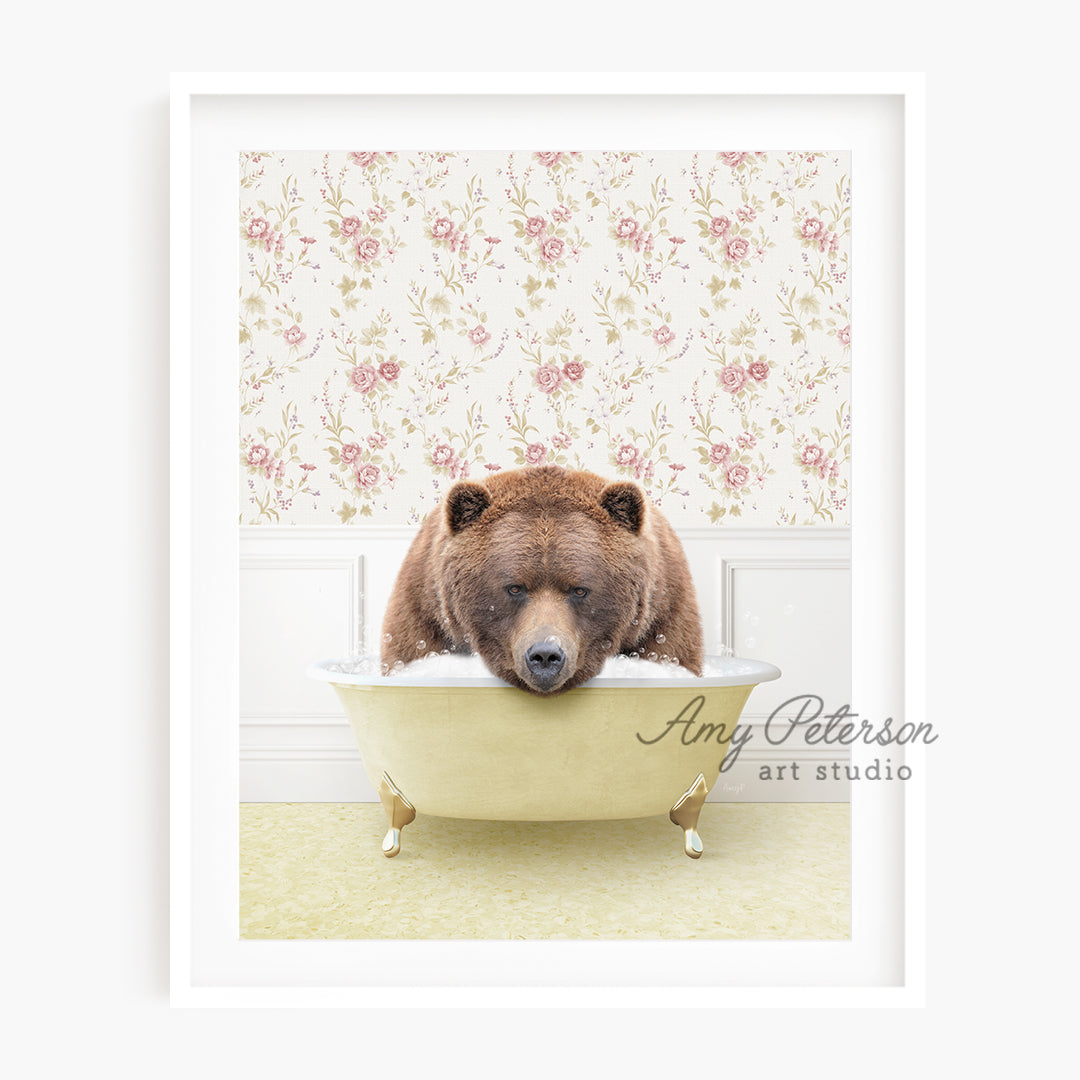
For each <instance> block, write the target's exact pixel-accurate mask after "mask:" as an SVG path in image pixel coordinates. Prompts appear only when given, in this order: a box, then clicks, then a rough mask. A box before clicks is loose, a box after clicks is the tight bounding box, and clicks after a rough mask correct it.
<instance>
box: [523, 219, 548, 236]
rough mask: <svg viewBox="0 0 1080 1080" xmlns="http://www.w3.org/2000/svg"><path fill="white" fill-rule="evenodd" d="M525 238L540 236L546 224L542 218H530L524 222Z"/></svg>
mask: <svg viewBox="0 0 1080 1080" xmlns="http://www.w3.org/2000/svg"><path fill="white" fill-rule="evenodd" d="M524 228H525V235H526V236H542V235H543V233H544V230H545V229H546V228H547V222H546V221H545V220H544V219H543V218H542V217H531V218H529V220H528V221H526V222H525V225H524Z"/></svg>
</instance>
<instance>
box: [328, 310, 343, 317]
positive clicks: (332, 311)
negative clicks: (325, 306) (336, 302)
mask: <svg viewBox="0 0 1080 1080" xmlns="http://www.w3.org/2000/svg"><path fill="white" fill-rule="evenodd" d="M330 314H331V315H332V316H333V317H334V318H335V319H340V318H341V312H340V311H338V309H337V308H331V309H330Z"/></svg>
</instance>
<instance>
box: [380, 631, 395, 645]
mask: <svg viewBox="0 0 1080 1080" xmlns="http://www.w3.org/2000/svg"><path fill="white" fill-rule="evenodd" d="M382 639H383V641H385V642H386V644H387V645H389V644H390V642H391V641H393V640H394V635H393V634H383V637H382Z"/></svg>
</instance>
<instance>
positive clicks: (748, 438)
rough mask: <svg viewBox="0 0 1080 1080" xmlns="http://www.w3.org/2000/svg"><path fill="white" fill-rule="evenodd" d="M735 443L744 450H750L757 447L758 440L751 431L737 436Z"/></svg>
mask: <svg viewBox="0 0 1080 1080" xmlns="http://www.w3.org/2000/svg"><path fill="white" fill-rule="evenodd" d="M735 441H736V442H737V443H738V444H739V446H740V448H741V449H743V450H750V449H752V448H753V447H755V446H757V439H756V438H755V437H754V436H753V435H752V434H751V433H750V432H749V431H744V432H743V433H742V434H741V435H736V436H735Z"/></svg>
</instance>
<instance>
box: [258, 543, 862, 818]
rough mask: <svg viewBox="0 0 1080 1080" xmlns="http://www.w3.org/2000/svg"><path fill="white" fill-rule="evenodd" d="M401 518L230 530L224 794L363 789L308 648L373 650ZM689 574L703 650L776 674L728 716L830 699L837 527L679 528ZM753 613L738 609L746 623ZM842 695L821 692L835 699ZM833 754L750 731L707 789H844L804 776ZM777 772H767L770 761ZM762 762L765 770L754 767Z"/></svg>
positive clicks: (842, 795)
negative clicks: (228, 752) (235, 744)
mask: <svg viewBox="0 0 1080 1080" xmlns="http://www.w3.org/2000/svg"><path fill="white" fill-rule="evenodd" d="M415 534H416V530H415V529H414V528H413V529H410V528H393V529H386V528H379V527H376V526H357V527H349V528H335V527H332V526H328V527H305V528H297V527H292V526H274V527H269V526H259V527H248V528H242V529H241V530H240V567H241V574H240V588H241V658H240V659H241V687H240V704H241V716H240V717H239V718H238V719H239V723H240V789H241V790H240V794H241V798H242V799H244V800H245V801H295V802H303V801H326V802H350V801H374V800H376V799H377V796H376V794H375V792H374V790H373V789H372V788H371V785H370V784H369V782H368V779H367V777H366V775H365V774H364V771H363V767H362V764H361V761H360V756H359V754H358V753H357V751H356V746H355V742H354V741H353V737H352V731H351V730H350V728H349V726H348V724H347V722H346V721H345V719H344V715H343V713H342V711H341V710H340V708H339V707H338V704H337V700H336V698H335V697H334V694H333V691H332V690H331V689H330V688H329V687H328V686H327V685H326V684H325V683H317V682H314V681H312V680H310V679H307V678H306V676H305V675H304V671H305V669H306V667H307V666H308V664H310V663H311V662H312V661H313V660H316V659H321V658H325V657H328V656H346V655H350V654H353V653H356V652H359V651H374V650H377V648H378V635H379V626H380V623H381V619H382V612H383V611H384V610H385V607H386V603H387V600H388V598H389V594H390V589H391V588H392V586H393V581H394V578H395V577H396V575H397V571H398V568H399V567H400V565H401V562H402V559H403V558H404V556H405V552H406V551H407V549H408V546H409V543H410V542H411V540H412V538H413V536H414V535H415ZM679 536H680V538H681V539H682V541H683V546H684V547H685V549H686V553H687V558H688V560H689V562H690V566H691V572H692V573H693V575H694V580H695V583H696V585H697V590H698V597H699V601H700V605H701V609H702V617H703V620H704V623H705V630H706V647H707V649H708V650H709V651H716V650H717V649H718V647H719V646H720V645H722V644H723V645H729V646H731V647H733V648H734V649H735V651H736V652H737V653H739V654H740V655H745V656H760V657H761V659H766V660H770V661H772V662H774V663H776V664H778V665H779V666H780V667H781V669H782V670H783V671H784V673H785V674H784V678H783V679H781V680H778V682H777V683H766V684H763V685H761V686H759V687H757V688H755V690H754V692H753V694H752V695H751V697H750V701H749V702H748V705H747V709H746V712H745V713H744V722H745V723H747V724H757V725H760V724H761V723H762V722H763V721H764V720H765V719H766V718H767V717H768V716H769V715H770V713H771V712H772V710H773V709H774V708H775V707H776V705H778V704H779V703H780V702H782V701H784V700H786V699H787V698H789V697H792V696H794V695H795V694H797V693H818V694H821V695H822V696H823V697H825V698H826V701H827V704H828V705H829V706H830V707H832V706H833V705H834V701H833V698H835V697H837V696H842V695H845V694H846V693H847V687H849V686H850V654H851V649H850V606H851V605H850V552H851V542H850V532H849V530H847V529H813V528H794V527H793V528H780V529H756V528H755V529H739V528H723V529H712V528H702V529H681V530H679ZM755 619H756V620H757V621H756V622H754V621H753V620H755ZM847 701H848V698H847V697H846V696H844V697H843V701H840V700H836V701H835V705H837V706H839V705H841V704H844V703H846V702H847ZM834 760H836V761H839V762H840V763H841V764H844V763H846V762H847V761H848V756H847V752H846V750H845V749H844V748H842V747H841V748H836V749H829V748H813V747H807V746H804V745H800V746H798V747H795V746H794V745H790V746H788V745H781V746H770V745H769V744H768V742H767V740H765V738H764V735H763V734H762V733H761V730H760V728H758V727H755V729H754V734H753V736H752V739H751V742H750V743H749V744H748V745H747V746H746V748H745V749H744V750H743V751H742V753H741V754H740V756H739V759H738V763H737V765H736V766H734V767H733V768H732V769H731V770H730V771H729V772H727V773H722V774H721V775H720V778H719V780H718V783H717V785H716V787H715V788H714V790H713V791H712V792H711V793H710V796H709V797H710V799H713V800H717V801H734V802H746V801H763V802H774V801H837V800H841V801H842V800H846V799H847V797H848V785H847V783H846V782H845V781H839V782H834V781H833V780H832V779H831V778H830V779H828V780H825V781H816V780H807V779H800V782H799V783H793V782H792V781H791V779H790V776H791V770H790V768H789V766H790V764H791V763H792V762H793V761H794V762H797V763H798V765H799V773H800V777H801V778H808V777H809V778H812V777H813V776H814V770H815V768H816V766H818V765H819V764H825V765H826V766H829V765H830V763H831V762H832V761H834ZM778 765H784V766H785V773H784V775H783V777H782V778H781V779H780V780H777V779H776V778H775V777H776V768H775V767H776V766H778ZM762 766H768V767H769V768H770V770H771V778H770V779H768V780H763V779H761V769H762Z"/></svg>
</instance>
